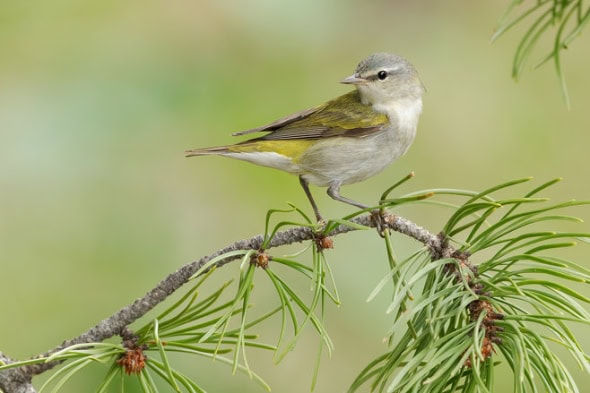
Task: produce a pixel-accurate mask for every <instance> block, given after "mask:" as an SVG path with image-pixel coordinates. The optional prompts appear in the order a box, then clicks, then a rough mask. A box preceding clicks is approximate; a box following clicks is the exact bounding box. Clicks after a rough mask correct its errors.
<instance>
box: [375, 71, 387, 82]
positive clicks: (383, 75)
mask: <svg viewBox="0 0 590 393" xmlns="http://www.w3.org/2000/svg"><path fill="white" fill-rule="evenodd" d="M387 76H388V74H387V71H379V72H378V73H377V78H379V80H385V79H387Z"/></svg>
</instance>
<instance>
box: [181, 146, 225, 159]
mask: <svg viewBox="0 0 590 393" xmlns="http://www.w3.org/2000/svg"><path fill="white" fill-rule="evenodd" d="M229 151H230V150H229V146H217V147H207V148H205V149H193V150H185V152H184V156H185V157H195V156H207V155H223V154H225V153H229Z"/></svg>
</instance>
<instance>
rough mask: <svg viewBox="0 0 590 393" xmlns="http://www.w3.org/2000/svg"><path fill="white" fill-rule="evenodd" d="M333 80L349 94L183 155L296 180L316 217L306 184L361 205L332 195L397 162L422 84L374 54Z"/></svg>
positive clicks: (395, 59)
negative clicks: (224, 160) (227, 160)
mask: <svg viewBox="0 0 590 393" xmlns="http://www.w3.org/2000/svg"><path fill="white" fill-rule="evenodd" d="M341 83H345V84H351V85H354V86H355V87H356V89H355V90H354V91H351V92H349V93H347V94H344V95H342V96H340V97H338V98H335V99H333V100H331V101H328V102H326V103H324V104H322V105H319V106H316V107H315V108H311V109H307V110H304V111H301V112H298V113H295V114H293V115H291V116H287V117H284V118H282V119H280V120H277V121H275V122H273V123H270V124H268V125H265V126H262V127H258V128H253V129H250V130H246V131H241V132H237V133H235V134H233V135H245V134H251V133H266V134H265V135H263V136H260V137H258V138H254V139H249V140H246V141H243V142H240V143H237V144H235V145H227V146H220V147H210V148H205V149H195V150H188V151H186V152H185V153H186V156H187V157H192V156H202V155H219V156H224V157H231V158H237V159H238V160H243V161H249V162H252V163H254V164H258V165H263V166H267V167H271V168H276V169H280V170H282V171H285V172H289V173H292V174H294V175H297V176H299V181H300V183H301V186H302V187H303V189H304V191H305V194H306V195H307V197H308V199H309V201H310V203H311V205H312V208H313V211H314V213H315V216H316V219H317V220H318V221H320V220H322V216H321V214H320V212H319V210H318V207H317V205H316V203H315V201H314V199H313V197H312V195H311V191H310V190H309V184H310V183H311V184H315V185H317V186H323V187H328V195H329V196H330V197H332V198H333V199H335V200H338V201H341V202H345V203H348V204H351V205H353V206H357V207H359V208H362V209H364V208H367V206H365V205H364V204H362V203H359V202H356V201H354V200H352V199H349V198H346V197H344V196H341V195H340V186H342V185H344V184H351V183H357V182H361V181H363V180H365V179H367V178H369V177H371V176H373V175H375V174H377V173H378V172H380V171H382V170H383V169H384V168H385V167H387V166H388V165H389V164H391V163H392V162H393V161H395V160H396V159H398V158H399V157H401V156H402V155H403V154H404V153H405V152H406V151H407V150H408V148H409V147H410V145H411V144H412V142H413V140H414V137H415V135H416V127H417V125H418V118H419V117H420V113H421V112H422V94H423V93H424V86H423V85H422V82H421V81H420V78H419V77H418V73H417V72H416V69H415V68H414V67H413V66H412V64H410V63H409V62H408V61H407V60H406V59H404V58H403V57H401V56H398V55H394V54H389V53H375V54H372V55H370V56H369V57H367V58H366V59H364V60H363V61H361V62H360V63H359V65H358V66H357V68H356V71H355V72H354V74H353V75H351V76H349V77H348V78H345V79H344V80H342V81H341Z"/></svg>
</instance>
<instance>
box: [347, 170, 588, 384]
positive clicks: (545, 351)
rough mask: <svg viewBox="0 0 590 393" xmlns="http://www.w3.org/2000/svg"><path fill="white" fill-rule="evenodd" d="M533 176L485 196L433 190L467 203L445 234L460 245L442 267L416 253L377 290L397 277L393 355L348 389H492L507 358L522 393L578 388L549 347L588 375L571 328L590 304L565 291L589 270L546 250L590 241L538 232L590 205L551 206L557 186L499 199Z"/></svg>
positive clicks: (585, 321) (583, 319)
mask: <svg viewBox="0 0 590 393" xmlns="http://www.w3.org/2000/svg"><path fill="white" fill-rule="evenodd" d="M529 180H530V179H521V180H517V181H513V182H507V183H505V184H501V185H498V186H496V187H492V188H490V189H489V190H486V191H484V192H481V193H472V192H465V191H459V190H436V191H434V192H435V194H438V195H443V194H447V195H453V196H455V197H456V196H463V197H467V201H466V202H464V203H462V204H460V205H458V206H457V209H456V211H455V213H454V214H453V215H452V216H451V218H450V219H449V220H448V222H447V224H446V226H445V232H444V233H445V234H446V233H451V234H452V235H453V237H454V238H456V241H455V242H454V245H455V247H456V248H455V247H453V246H452V245H451V244H450V245H449V247H450V248H451V250H454V251H453V252H452V253H451V255H450V257H449V258H443V259H438V260H435V261H432V260H431V259H432V257H431V254H430V253H428V252H427V251H428V250H427V249H424V250H422V251H421V252H418V253H416V254H414V255H411V256H410V257H409V258H407V259H406V260H404V261H402V262H401V263H398V264H397V265H396V266H394V267H393V268H392V270H391V272H390V274H389V275H388V276H387V277H386V279H384V280H383V281H382V282H381V283H380V284H379V285H378V287H377V288H376V290H375V291H374V293H372V294H371V298H372V297H374V296H375V295H376V292H378V291H379V290H381V289H382V288H384V287H385V285H384V283H385V281H386V280H393V284H394V285H393V286H394V292H393V301H392V303H391V304H390V306H389V307H388V309H387V311H388V312H393V311H396V313H395V315H394V317H393V323H392V327H391V329H390V331H389V333H388V334H389V335H390V338H391V339H390V341H391V345H392V349H391V351H389V352H387V353H386V354H384V355H382V356H380V357H378V358H376V359H375V360H374V361H373V362H372V363H370V364H369V365H368V366H367V367H366V368H365V369H364V370H362V371H361V373H360V374H359V376H358V377H357V378H356V380H355V381H354V382H353V384H352V385H351V388H350V391H351V392H353V391H357V390H359V389H360V388H361V386H364V385H365V384H369V385H370V386H371V390H372V391H378V392H395V393H402V392H417V391H419V392H433V393H434V392H449V393H450V392H488V391H489V392H491V391H493V386H494V377H493V376H494V372H493V371H494V368H495V367H496V366H497V364H499V363H500V362H505V363H506V364H508V366H509V367H510V368H511V370H512V373H513V376H514V378H513V381H514V391H515V392H535V391H538V390H539V389H542V390H543V391H547V392H555V393H561V392H576V391H578V390H577V387H576V384H575V381H574V380H573V378H572V377H571V375H570V373H569V371H568V369H567V368H566V367H565V366H564V363H563V359H561V358H560V357H558V355H556V354H555V352H554V351H553V350H552V346H554V345H556V344H558V345H560V346H562V347H563V348H564V349H565V350H566V351H567V352H568V353H569V354H570V355H571V356H572V358H573V359H575V361H576V362H577V364H578V365H579V366H580V367H581V368H583V369H584V370H586V371H590V363H589V356H588V354H587V353H586V352H585V351H584V349H583V348H582V347H581V344H580V343H579V342H578V340H577V339H576V337H575V335H574V334H573V333H572V331H571V329H570V326H571V325H572V324H582V325H588V324H590V322H589V321H590V314H589V313H588V312H587V311H586V309H585V308H584V307H583V306H582V304H588V303H590V299H589V298H587V297H585V296H583V295H582V294H581V293H579V292H578V291H576V290H575V289H572V288H571V287H570V286H568V285H567V282H568V281H569V282H575V283H579V284H588V283H590V275H589V273H590V271H589V270H588V269H585V268H582V267H580V266H579V265H577V264H575V263H573V262H571V261H569V260H568V259H567V258H565V257H564V256H562V255H559V256H553V255H548V253H549V252H558V253H562V252H563V249H565V248H567V247H571V246H573V245H575V241H574V240H575V239H580V238H589V237H590V235H589V234H585V233H578V232H557V231H539V230H536V228H537V227H538V226H539V225H547V224H548V223H551V222H559V221H574V222H579V220H578V219H576V218H573V217H570V216H565V215H561V214H557V213H558V211H560V210H563V209H567V208H571V207H573V206H577V205H582V204H588V202H587V201H582V202H580V201H568V202H564V203H557V204H551V203H549V200H548V199H547V198H539V197H536V194H538V193H539V192H541V191H543V190H545V189H546V188H548V187H549V186H551V185H553V184H555V183H556V182H557V180H554V181H550V182H547V183H544V184H542V185H540V186H538V187H536V188H534V189H533V190H531V191H529V192H527V193H525V195H524V196H523V197H519V198H511V199H496V198H494V194H496V193H497V192H499V191H501V190H504V189H508V190H511V189H513V188H514V187H516V186H518V185H520V184H522V183H525V182H527V181H529ZM430 191H432V190H430ZM429 202H432V201H429ZM504 211H505V213H504ZM533 228H535V229H533ZM484 250H485V251H486V252H485V253H484V252H483V251H484ZM490 251H492V253H491V254H490ZM480 254H482V255H483V256H482V257H480ZM490 255H491V256H490ZM475 261H477V263H476V262H475ZM410 292H412V293H413V294H414V295H413V297H409V296H408V293H410ZM402 306H403V307H404V312H403V313H400V312H399V310H400V309H401V308H402Z"/></svg>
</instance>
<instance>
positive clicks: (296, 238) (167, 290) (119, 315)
mask: <svg viewBox="0 0 590 393" xmlns="http://www.w3.org/2000/svg"><path fill="white" fill-rule="evenodd" d="M350 222H351V223H353V224H355V225H352V226H351V225H343V224H341V225H338V226H337V227H336V228H334V229H332V230H331V231H329V233H328V234H327V236H337V235H341V234H344V233H348V232H351V231H355V230H358V229H359V227H358V226H359V225H360V226H365V227H376V223H375V220H374V219H373V218H372V216H371V215H369V214H367V215H363V216H359V217H355V218H353V219H351V220H350ZM383 224H384V225H385V226H386V227H387V228H389V229H390V230H393V231H396V232H399V233H402V234H404V235H407V236H409V237H411V238H413V239H415V240H417V241H419V242H421V243H423V244H424V245H426V246H427V247H428V249H429V250H430V252H431V255H432V256H433V257H434V256H448V255H450V254H451V253H452V250H451V249H450V248H448V246H446V244H445V242H443V241H442V238H441V237H440V236H437V235H434V234H432V233H431V232H429V231H428V230H426V229H424V228H422V227H420V226H418V225H416V224H415V223H413V222H412V221H410V220H407V219H405V218H403V217H400V216H396V215H386V216H385V217H383ZM318 236H321V235H318V232H314V231H313V229H312V228H311V227H294V228H291V229H288V230H285V231H280V232H277V233H275V234H274V236H273V237H272V239H271V240H270V242H268V243H267V244H266V249H270V248H275V247H279V246H284V245H288V244H293V243H300V242H303V241H308V240H314V239H316V240H317V238H318ZM264 241H265V239H264V236H263V235H257V236H254V237H252V238H250V239H244V240H240V241H237V242H235V243H233V244H231V245H228V246H227V247H225V248H223V249H221V250H218V251H216V252H214V253H213V254H211V255H208V256H205V257H202V258H201V259H199V260H197V261H194V262H191V263H188V264H186V265H184V266H183V267H181V268H180V269H178V270H177V271H175V272H173V273H171V274H170V275H168V276H167V277H166V278H164V279H163V280H162V281H160V283H158V285H157V286H156V287H154V288H153V289H152V290H150V291H148V292H147V293H146V294H145V295H144V296H143V297H141V298H139V299H137V300H136V301H134V302H133V303H132V304H130V305H128V306H126V307H124V308H122V309H121V310H119V311H118V312H116V313H115V314H113V315H112V316H110V317H108V318H106V319H104V320H102V321H100V322H99V323H98V324H97V325H96V326H94V327H93V328H92V329H90V330H88V331H87V332H85V333H83V334H81V335H79V336H78V337H75V338H73V339H70V340H66V341H64V342H63V343H62V344H60V345H59V346H57V347H55V348H53V349H51V350H49V351H47V352H45V353H43V354H40V355H38V356H36V357H34V358H33V359H35V358H47V357H49V356H51V355H53V354H55V353H57V352H59V351H61V350H63V349H64V348H67V347H70V346H72V345H76V344H84V343H97V342H102V341H104V340H106V339H108V338H110V337H113V336H115V335H120V336H123V335H125V332H126V328H127V326H129V325H130V324H131V323H133V322H134V321H136V320H137V319H139V318H141V317H142V316H144V315H145V314H146V313H148V312H149V311H150V310H152V309H153V308H154V307H155V306H157V305H158V304H160V303H161V302H163V301H164V300H166V299H167V298H168V297H169V296H170V295H171V294H172V293H174V292H175V291H176V290H177V289H179V288H180V287H182V286H183V285H184V284H186V283H187V282H188V281H189V280H190V279H191V278H192V277H193V275H194V274H195V273H197V272H198V274H199V275H203V274H205V273H206V272H208V271H210V270H211V269H212V268H213V267H216V268H218V267H221V266H224V265H226V264H228V263H229V262H231V261H234V260H237V259H239V258H240V257H241V255H237V256H228V257H222V259H219V260H217V261H216V262H215V263H214V264H212V265H210V266H206V265H207V264H208V263H209V262H210V261H212V260H214V259H215V258H218V257H220V256H223V255H225V254H228V253H231V252H234V251H238V250H260V249H261V247H262V246H263V244H264ZM5 359H6V360H5ZM0 360H4V362H5V363H11V361H10V360H9V358H8V357H5V358H2V357H0ZM60 363H61V362H60V361H52V362H46V363H33V364H30V365H26V366H23V367H20V368H14V369H9V370H5V371H1V372H0V388H1V389H3V390H4V391H5V392H6V393H13V392H19V393H20V392H34V391H35V390H34V388H33V387H32V386H31V385H30V380H31V378H32V377H33V376H35V375H39V374H41V373H43V372H45V371H48V370H50V369H52V368H54V367H55V366H57V365H58V364H60ZM31 389H32V390H31Z"/></svg>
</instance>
